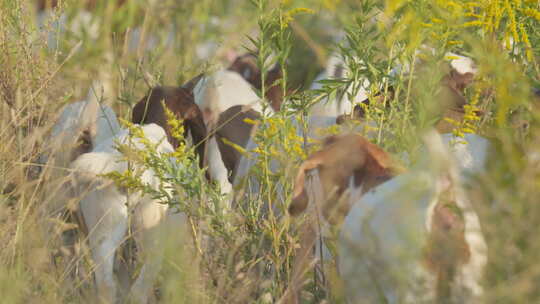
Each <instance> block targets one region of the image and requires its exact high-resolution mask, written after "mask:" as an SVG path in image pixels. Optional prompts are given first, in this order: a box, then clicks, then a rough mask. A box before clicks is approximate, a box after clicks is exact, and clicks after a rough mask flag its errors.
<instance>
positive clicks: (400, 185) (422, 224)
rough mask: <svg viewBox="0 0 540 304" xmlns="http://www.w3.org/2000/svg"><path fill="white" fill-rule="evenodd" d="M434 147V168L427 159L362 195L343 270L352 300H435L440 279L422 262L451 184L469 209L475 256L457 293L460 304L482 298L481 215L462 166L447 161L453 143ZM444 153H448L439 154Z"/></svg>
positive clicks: (345, 230)
mask: <svg viewBox="0 0 540 304" xmlns="http://www.w3.org/2000/svg"><path fill="white" fill-rule="evenodd" d="M432 139H433V137H432ZM437 141H439V143H437ZM428 146H429V149H430V150H431V151H430V153H429V155H430V157H431V159H430V161H429V167H425V164H421V165H420V166H419V167H417V168H415V169H413V170H411V171H410V172H408V173H405V174H402V175H400V176H398V177H395V178H393V179H391V180H389V181H387V182H385V183H383V184H381V185H379V186H378V187H376V188H375V189H373V190H371V191H369V192H368V193H366V194H365V195H364V196H362V197H361V198H359V199H358V198H357V201H356V202H354V204H353V207H352V209H351V210H350V212H349V214H348V216H347V217H346V219H345V222H344V225H343V227H342V230H341V236H340V243H339V245H340V256H339V271H340V275H341V276H342V277H343V279H344V282H345V284H346V292H347V296H348V297H349V299H351V300H352V301H360V300H362V301H365V302H367V303H372V302H382V300H381V296H382V297H384V298H385V299H386V301H387V302H388V303H419V302H420V303H423V302H424V301H432V300H433V299H434V298H433V297H434V296H435V292H434V290H435V283H436V281H435V278H434V276H433V274H431V273H429V272H428V271H427V270H426V269H425V268H424V266H423V265H422V263H421V260H422V255H423V251H422V250H423V246H424V244H425V241H426V239H427V237H428V233H429V231H430V229H431V217H432V215H433V208H434V206H435V204H436V203H437V202H438V200H439V195H440V194H441V193H442V191H444V190H445V189H446V188H447V187H452V188H450V191H452V192H453V193H454V194H455V197H456V203H457V205H458V207H459V208H460V209H461V211H462V212H463V215H464V222H465V238H466V241H467V243H468V245H469V247H470V250H471V259H470V261H469V262H468V263H467V264H466V265H463V266H462V267H460V269H459V271H458V273H457V274H456V277H455V278H454V282H453V289H452V295H453V296H454V297H455V298H454V300H456V301H458V302H459V303H477V301H479V297H480V296H481V295H482V287H481V285H480V280H481V277H482V274H483V270H484V268H485V265H486V262H487V257H486V254H487V248H486V243H485V240H484V237H483V235H482V232H481V229H480V224H479V220H478V216H477V215H476V213H475V212H474V210H473V209H472V207H471V205H470V203H469V201H468V199H467V198H466V197H465V194H464V192H463V190H462V189H461V186H460V182H459V176H458V172H457V168H453V166H452V165H451V163H450V164H448V163H447V162H448V161H449V158H447V157H446V156H444V155H445V154H448V153H447V152H445V150H446V149H447V147H446V146H445V145H444V144H443V143H442V141H441V139H440V138H438V139H437V138H436V137H435V140H430V141H429V142H428ZM440 155H443V157H442V158H439V159H437V158H438V157H440ZM439 162H442V163H439ZM447 178H450V180H451V182H450V183H449V182H448V181H447V180H446V179H447Z"/></svg>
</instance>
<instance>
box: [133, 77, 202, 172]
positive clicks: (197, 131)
mask: <svg viewBox="0 0 540 304" xmlns="http://www.w3.org/2000/svg"><path fill="white" fill-rule="evenodd" d="M162 101H163V102H164V103H165V106H166V107H167V108H168V109H169V110H170V111H171V112H173V113H174V115H175V117H176V118H177V119H180V120H183V121H184V126H185V129H184V137H187V132H188V131H190V132H191V136H192V138H193V145H194V146H196V148H195V150H196V152H197V154H198V155H199V165H200V166H201V168H202V167H203V166H204V151H205V148H206V141H205V139H206V134H207V133H206V126H205V125H204V122H203V118H202V113H201V111H200V109H199V107H198V106H197V105H196V104H195V102H194V99H193V94H192V93H191V90H189V89H186V88H176V87H155V88H153V89H151V90H150V92H149V93H148V95H146V96H145V97H143V98H142V99H141V100H140V101H139V102H138V103H137V104H136V105H135V107H133V114H132V119H131V121H132V122H133V123H137V124H150V123H155V124H157V125H159V126H160V127H162V128H163V129H164V130H165V133H166V134H167V139H168V140H169V142H170V143H171V145H172V146H173V147H174V148H177V147H178V145H179V144H180V143H179V142H178V140H177V139H176V138H174V137H173V136H172V133H171V128H170V126H169V124H168V123H167V116H166V115H165V111H164V109H163V105H162V103H161V102H162Z"/></svg>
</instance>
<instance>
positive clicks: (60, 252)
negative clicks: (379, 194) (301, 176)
mask: <svg viewBox="0 0 540 304" xmlns="http://www.w3.org/2000/svg"><path fill="white" fill-rule="evenodd" d="M60 3H61V5H60V7H59V9H58V10H56V11H55V12H54V13H53V17H52V19H51V20H52V21H51V22H50V23H49V24H47V25H46V26H45V28H44V29H43V30H41V31H40V30H38V29H37V27H36V24H35V12H34V8H33V6H32V5H31V3H30V1H22V0H0V54H2V55H0V67H1V68H0V142H1V143H2V144H0V190H1V192H0V241H1V243H2V246H0V247H1V248H0V294H1V295H2V302H4V303H23V302H25V303H28V302H30V303H33V302H36V303H43V302H46V303H81V302H82V303H92V302H93V300H95V299H94V298H93V292H92V284H93V281H92V276H91V270H92V267H93V266H92V262H91V260H90V258H89V256H88V252H87V249H86V247H85V246H84V240H80V241H81V242H80V244H82V245H80V246H79V245H77V246H75V247H76V251H78V253H77V254H76V255H74V254H73V253H70V252H69V251H70V250H71V247H69V246H65V245H64V244H65V242H66V240H65V238H66V237H67V236H68V234H66V233H65V232H66V231H70V229H72V228H73V227H72V224H70V223H71V221H70V220H69V218H68V216H67V212H65V210H66V209H68V208H73V206H75V203H76V200H66V199H65V197H64V196H63V195H64V193H62V192H63V189H64V186H63V183H64V182H65V181H64V180H63V179H62V178H61V177H59V176H62V174H59V173H60V172H61V171H59V170H62V168H48V169H47V170H46V171H45V174H43V175H41V176H40V177H39V178H37V179H31V178H29V175H31V174H32V172H33V171H34V169H35V168H34V167H33V162H35V160H36V156H37V155H38V154H39V153H40V152H41V151H42V149H43V148H42V144H43V142H42V141H43V139H44V138H45V135H46V134H47V132H48V130H49V128H50V127H51V125H52V124H53V122H54V121H55V118H56V116H57V114H58V113H59V111H60V109H61V108H62V106H63V105H65V104H67V103H70V102H73V101H76V100H81V99H82V98H84V97H85V95H86V92H87V89H88V87H89V85H90V83H91V82H92V81H93V80H94V79H96V78H97V77H100V78H102V79H106V80H107V81H108V83H109V84H110V86H111V88H112V90H111V92H110V94H109V95H108V96H107V98H106V99H105V100H103V102H104V103H106V104H108V105H111V106H113V107H114V109H115V110H116V112H117V114H118V115H119V116H120V117H123V118H128V117H130V109H131V106H132V105H133V104H134V103H135V102H137V101H138V100H139V99H140V98H141V97H142V96H144V94H145V93H146V92H147V90H148V88H149V87H151V86H154V85H157V84H163V85H180V84H182V83H183V82H185V81H186V80H189V79H191V78H192V77H193V76H195V75H197V74H198V73H200V72H201V71H206V70H213V69H216V68H217V67H218V66H219V64H220V63H221V62H223V60H224V58H225V57H226V55H227V50H229V49H233V50H236V51H238V52H242V51H243V50H244V48H248V49H251V50H254V51H256V52H257V53H258V54H259V62H258V65H259V66H260V68H261V69H262V70H267V69H268V68H269V67H270V66H271V65H272V64H273V63H275V62H279V63H280V64H281V66H282V68H283V72H284V75H285V77H284V81H283V82H282V83H281V85H282V88H283V90H284V91H285V90H287V89H288V88H298V90H297V94H295V95H293V96H290V97H288V99H287V100H286V102H285V108H284V111H283V113H280V114H278V115H277V116H276V117H267V116H265V118H264V120H265V123H266V125H267V127H265V128H261V130H260V132H259V133H258V137H257V140H258V143H259V146H260V147H261V151H262V152H265V151H266V152H267V153H261V158H260V159H259V161H258V162H257V166H256V168H255V171H254V173H253V175H254V177H255V178H257V180H258V181H259V184H260V195H258V196H256V197H250V198H249V199H248V200H246V203H245V204H244V205H242V206H238V208H237V209H236V210H235V212H232V213H226V212H224V211H223V210H222V209H221V207H220V206H222V199H223V198H221V197H220V195H219V193H218V192H217V190H216V189H215V187H214V186H213V185H208V184H206V183H204V182H203V180H204V179H203V178H202V174H201V173H200V172H198V171H197V169H196V166H193V158H192V157H191V156H189V157H187V156H186V157H185V158H183V159H182V161H183V162H185V163H186V164H188V165H190V166H188V168H191V169H189V170H191V171H189V170H188V171H186V172H183V173H182V174H192V175H191V176H197V177H198V178H193V179H190V182H189V183H186V179H185V176H186V175H182V174H178V175H176V177H175V178H176V180H175V181H176V182H178V183H182V189H181V190H180V191H179V195H180V197H177V198H174V199H170V198H169V199H168V200H169V201H167V202H168V203H171V204H180V206H181V207H182V209H183V210H184V211H186V213H187V214H188V215H189V216H190V223H191V227H190V229H189V230H190V231H186V232H184V233H182V234H180V233H179V235H180V236H179V237H178V238H177V239H174V240H171V241H170V242H169V243H168V244H169V246H168V247H167V255H166V259H165V262H164V267H163V268H164V270H163V271H162V273H161V275H160V279H159V284H158V286H159V287H160V288H159V297H160V298H161V300H162V302H166V303H274V302H276V301H278V300H279V299H280V298H281V296H282V294H283V292H284V291H285V290H286V288H287V286H288V282H289V280H290V276H291V266H292V259H293V253H294V248H295V246H296V244H297V243H298V236H297V230H298V228H299V225H298V224H297V223H293V222H291V221H290V219H289V217H288V216H286V211H285V210H286V207H287V206H288V203H289V201H290V196H291V188H292V185H291V184H290V182H289V181H291V180H292V178H293V176H294V171H295V168H297V167H298V165H299V163H300V162H301V160H302V159H303V158H305V157H306V155H307V154H308V153H309V151H307V146H306V142H307V140H306V139H304V138H299V137H297V136H296V135H295V133H294V132H293V131H292V128H293V126H292V125H290V123H289V122H288V119H287V116H286V115H297V116H298V117H304V118H305V115H306V113H307V112H308V109H309V107H310V105H311V104H312V103H313V102H314V100H320V99H322V98H321V97H320V96H321V94H329V95H336V94H342V93H343V92H345V91H346V89H347V88H348V87H351V90H350V92H351V96H354V95H355V94H354V93H355V91H356V90H358V89H359V88H358V85H357V84H358V83H359V80H360V79H365V78H367V79H369V81H370V83H371V84H372V85H371V87H370V88H369V89H370V92H371V94H374V93H376V92H377V91H379V90H381V89H382V90H383V91H386V90H387V89H388V87H389V86H392V87H393V88H394V90H395V92H396V93H395V94H394V96H392V98H388V100H386V99H385V101H384V102H383V105H378V104H374V105H373V106H370V107H369V108H368V109H367V115H368V116H369V117H370V118H371V119H373V120H375V121H377V122H378V129H377V130H376V132H377V134H378V136H377V137H376V139H375V141H376V143H377V144H380V145H381V146H383V147H384V148H385V149H386V150H388V151H390V152H391V153H393V154H394V155H395V157H396V158H398V159H399V157H400V155H402V154H401V152H402V151H408V152H410V153H409V155H413V156H414V155H415V153H414V151H416V150H417V149H418V144H419V136H418V134H420V133H421V132H422V130H424V129H426V128H428V127H430V126H432V125H433V124H434V123H435V122H436V121H437V120H438V119H440V118H441V117H440V116H437V115H435V114H436V113H437V108H436V104H435V102H434V96H435V94H436V91H437V83H438V79H440V78H441V77H442V75H441V73H440V71H439V69H438V68H436V67H438V66H439V65H440V64H441V62H444V61H445V58H444V54H445V53H446V52H447V51H454V52H457V53H461V54H466V55H471V56H472V57H473V58H475V60H476V62H477V64H478V69H479V75H478V77H477V79H476V81H475V83H474V84H473V86H472V87H470V88H468V89H467V96H468V100H469V106H470V107H471V109H476V108H479V109H482V110H484V111H485V112H486V113H488V114H487V115H485V116H483V117H482V118H481V119H480V120H478V119H476V118H474V117H468V118H466V119H465V121H462V122H460V123H458V124H457V125H456V128H455V130H454V132H455V133H456V134H462V133H466V132H476V133H478V134H482V135H486V136H489V137H490V138H493V139H494V140H495V142H496V143H497V145H496V146H497V149H496V152H495V153H494V154H493V155H492V156H491V159H490V161H489V168H488V172H487V174H485V175H482V176H478V177H477V178H476V179H477V183H476V184H475V185H471V187H470V188H471V189H470V195H471V197H473V198H474V200H473V203H474V207H475V208H476V210H477V211H478V212H479V215H480V219H481V222H482V227H483V230H484V233H485V235H486V238H487V242H488V247H489V266H488V269H487V271H486V277H485V281H484V287H485V289H486V298H485V302H486V303H536V302H538V301H539V300H540V288H539V287H538V281H539V280H540V264H539V263H538V262H537V256H538V253H539V252H540V239H539V238H538V237H537V233H536V227H538V225H539V224H540V207H539V206H540V205H539V204H538V202H537V200H538V199H537V198H538V194H539V193H538V192H539V190H538V189H540V187H539V182H540V175H539V172H540V164H539V161H538V159H534V158H531V157H527V155H532V154H534V153H536V154H538V153H539V152H538V151H540V141H539V137H538V134H540V133H538V131H539V130H538V129H539V128H540V124H539V113H540V112H539V111H538V110H539V109H540V107H539V106H538V103H539V101H538V100H536V101H535V99H534V98H533V97H532V96H530V88H531V87H539V86H540V69H539V65H538V59H539V58H540V57H539V55H540V48H539V46H540V43H539V42H540V32H539V29H540V26H539V22H540V17H539V16H540V13H539V4H538V3H537V1H525V0H524V1H509V0H490V1H481V0H478V1H468V0H461V1H400V0H393V1H390V0H386V1H354V0H341V1H323V0H289V1H270V0H252V1H241V0H224V1H212V0H198V1H194V0H187V1H172V0H165V1H148V2H147V1H130V2H128V3H129V5H127V6H124V7H122V8H121V9H120V10H119V11H114V12H113V8H114V7H113V6H114V5H113V4H111V3H109V4H104V3H108V2H103V4H102V5H100V6H98V8H97V11H96V12H95V13H94V14H93V18H95V22H99V24H101V25H102V26H101V27H99V30H98V36H97V37H98V38H97V39H92V37H90V36H91V35H89V33H85V32H84V31H83V32H81V33H65V35H62V36H61V37H62V38H61V39H60V40H58V42H57V43H56V44H54V45H49V43H48V37H49V36H48V35H49V34H50V33H51V32H55V26H54V20H59V18H60V13H62V12H65V13H67V15H68V16H69V18H73V17H74V16H75V15H76V14H77V13H78V12H81V11H82V9H83V8H82V5H81V4H80V3H79V2H78V1H61V2H60ZM300 8H306V9H300ZM381 13H384V17H381V16H382V14H381ZM215 20H219V22H220V24H219V25H218V24H216V23H215ZM138 26H141V27H142V28H143V32H146V33H152V34H154V35H156V36H157V37H158V41H157V45H156V47H155V48H154V49H153V50H151V51H144V41H143V42H141V43H139V44H138V45H136V47H135V49H134V50H130V49H129V47H128V43H127V42H126V41H125V33H126V32H130V31H133V29H135V28H136V27H138ZM170 28H174V33H173V42H172V44H169V45H166V44H165V41H166V38H167V37H168V34H169V33H168V29H170ZM339 29H344V32H343V33H344V35H345V40H344V42H342V43H339V44H336V43H335V42H334V41H333V36H336V35H337V34H338V33H339ZM247 37H250V39H248V38H247ZM510 38H511V39H512V40H513V41H514V43H513V44H512V43H511V40H510ZM143 40H144V39H143ZM207 42H211V43H215V44H217V46H218V47H217V48H216V49H215V51H214V53H213V54H212V56H210V57H209V58H206V59H201V58H198V57H197V46H198V44H200V43H207ZM421 44H429V45H430V46H432V47H433V48H434V50H435V51H434V53H433V54H432V55H429V56H428V55H426V54H425V53H424V54H417V53H415V51H416V50H418V49H419V47H420V45H421ZM335 50H337V51H339V53H340V54H341V55H342V56H343V58H344V59H345V62H346V63H347V66H348V68H349V70H350V73H349V74H348V75H347V77H345V78H344V79H340V80H334V81H329V82H327V83H326V84H325V87H324V89H323V90H321V91H317V92H314V91H309V90H307V89H308V88H309V85H310V84H311V82H312V80H313V79H314V78H315V77H316V75H317V74H318V73H319V72H320V71H321V70H322V69H323V68H324V63H325V62H326V59H327V57H328V56H329V54H331V52H333V51H335ZM271 55H272V56H271ZM272 58H273V59H272ZM415 59H423V60H426V62H428V63H429V64H428V66H429V67H430V68H429V69H428V70H427V72H426V73H419V72H418V73H416V74H415V75H416V77H407V75H404V74H402V73H398V74H396V75H391V74H390V73H389V72H390V70H391V69H392V67H393V66H394V65H395V63H397V62H400V63H402V64H404V63H407V62H411V61H412V60H415ZM105 76H106V77H105ZM263 84H264V79H263ZM265 89H266V88H264V86H263V88H262V91H263V92H264V90H265ZM263 92H259V93H260V94H261V96H262V95H263ZM386 104H388V105H389V106H387V105H386ZM434 106H435V108H434ZM434 113H435V114H434ZM518 122H519V123H520V125H521V123H522V122H527V124H528V128H526V129H524V128H516V127H515V126H516V124H517V123H518ZM186 155H191V154H189V153H188V154H186ZM270 156H272V157H273V158H277V159H278V160H279V161H280V163H281V164H282V167H281V168H282V170H280V171H278V172H272V171H270V170H269V161H270ZM413 158H414V157H413ZM403 161H404V160H403ZM412 161H414V159H412ZM182 178H184V179H182ZM278 185H281V186H278ZM239 190H242V189H239ZM267 204H271V206H267ZM181 235H183V237H182V236H181ZM205 235H206V236H209V239H210V240H211V241H209V240H208V239H207V237H203V236H205ZM175 236H176V235H175ZM193 236H194V240H195V241H194V242H193V246H192V247H193V248H186V247H185V246H182V243H181V242H180V241H179V240H181V239H191V238H192V237H193ZM205 246H206V247H205ZM188 247H189V246H188ZM325 271H326V278H332V277H333V275H332V273H331V271H330V270H328V269H326V270H325ZM307 277H308V282H307V284H306V285H305V286H304V288H303V298H304V300H305V302H306V303H320V302H323V301H327V302H332V303H334V302H342V301H343V300H342V299H341V298H340V295H339V291H338V290H339V288H338V287H335V286H334V285H335V282H334V281H335V280H329V281H330V282H329V281H328V280H327V281H321V280H320V279H319V277H318V276H316V275H314V274H312V273H310V274H309V275H308V276H307ZM330 286H334V288H330Z"/></svg>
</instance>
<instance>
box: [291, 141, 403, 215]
mask: <svg viewBox="0 0 540 304" xmlns="http://www.w3.org/2000/svg"><path fill="white" fill-rule="evenodd" d="M393 165H394V164H393V162H392V160H391V159H390V157H389V156H388V154H387V153H386V152H385V151H383V150H382V149H381V148H379V147H378V146H376V145H374V144H372V143H370V142H369V141H368V140H367V139H365V138H364V137H362V136H360V135H358V134H347V135H340V136H331V137H329V138H327V139H326V141H325V143H324V145H323V148H322V149H321V150H320V151H318V152H315V153H313V154H312V155H311V156H310V157H309V158H308V159H307V160H306V161H305V162H304V163H303V164H302V165H301V166H300V168H299V170H298V175H297V176H296V179H295V183H294V190H293V199H292V202H291V204H290V205H289V214H291V215H292V216H297V215H299V214H300V213H302V212H303V211H304V210H305V209H306V208H307V205H308V195H307V192H306V189H305V176H306V173H307V171H309V170H313V169H318V170H319V178H320V181H321V186H322V190H323V193H324V195H325V197H324V201H325V203H324V205H323V206H321V207H322V212H323V216H324V217H325V218H326V220H328V222H330V223H332V224H336V223H338V222H340V221H341V220H342V219H344V218H345V216H346V215H347V213H348V211H349V209H350V206H349V205H348V203H347V200H346V199H343V198H342V196H343V194H344V192H345V190H346V189H347V188H348V186H349V178H350V177H351V176H354V183H355V186H356V187H358V186H360V185H362V187H363V191H364V192H365V191H368V190H369V189H371V188H373V187H375V186H377V185H379V184H381V183H382V182H384V181H386V180H388V179H390V178H392V177H393V176H394V175H395V174H394V173H395V172H394V169H395V168H394V166H393Z"/></svg>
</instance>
